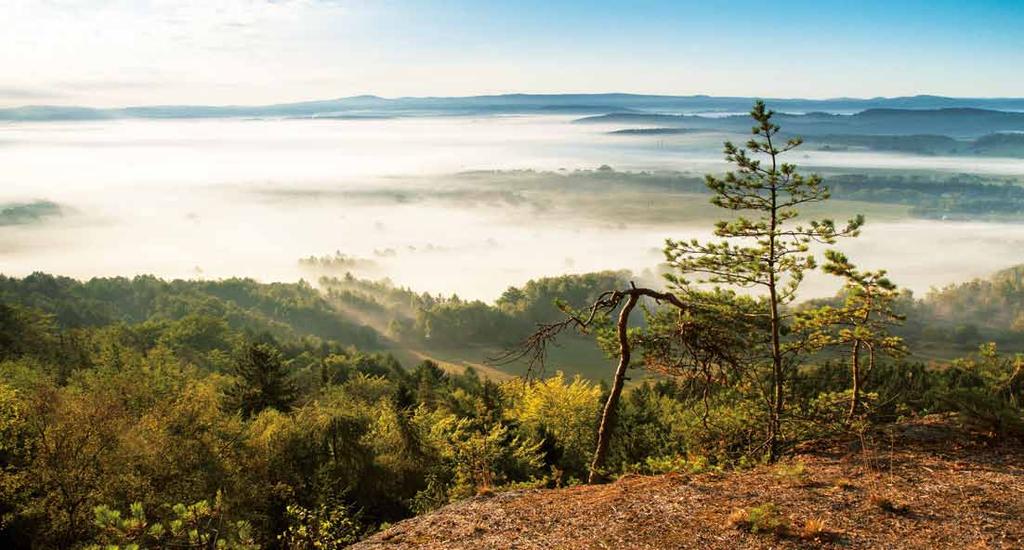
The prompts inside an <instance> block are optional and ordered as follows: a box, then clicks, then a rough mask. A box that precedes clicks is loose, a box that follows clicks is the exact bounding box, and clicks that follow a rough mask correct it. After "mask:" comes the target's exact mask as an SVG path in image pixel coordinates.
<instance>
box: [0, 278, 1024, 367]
mask: <svg viewBox="0 0 1024 550" xmlns="http://www.w3.org/2000/svg"><path fill="white" fill-rule="evenodd" d="M1022 273H1024V266H1017V267H1014V268H1009V269H1007V270H1004V271H1001V272H999V273H996V274H994V275H993V276H992V277H990V278H984V279H978V280H974V281H968V282H964V283H960V284H955V285H949V286H947V287H945V288H942V289H935V290H933V291H932V292H930V293H928V294H927V295H925V296H923V297H920V298H919V299H914V298H912V297H910V296H909V295H905V296H904V298H903V299H902V300H901V301H900V302H899V307H900V309H901V311H902V312H903V313H904V314H906V315H907V317H908V321H907V323H906V324H905V325H904V326H903V327H900V328H899V330H898V332H899V333H900V334H901V335H902V336H903V337H904V338H906V339H907V340H908V341H909V342H911V343H914V344H915V345H914V346H913V347H912V349H915V350H917V351H918V352H921V353H923V357H925V358H929V359H931V358H942V357H953V356H956V355H959V354H963V353H967V352H970V351H971V350H973V349H975V348H976V347H977V346H978V345H979V344H981V343H983V342H987V341H995V342H997V343H998V344H999V345H1000V346H1001V347H1002V348H1004V349H1006V350H1011V351H1012V350H1024V284H1022V282H1021V281H1022V276H1024V275H1022ZM631 278H632V276H631V275H630V274H629V273H628V272H625V271H622V272H603V273H592V274H585V275H566V276H560V277H551V278H543V279H537V280H533V281H529V282H527V283H525V284H524V285H522V286H520V287H512V288H509V289H508V290H507V291H506V292H505V293H504V294H503V295H502V296H500V297H499V298H498V299H497V300H496V301H495V302H494V303H485V302H482V301H478V300H463V299H460V298H459V297H458V296H457V295H451V296H440V295H431V294H427V293H419V292H415V291H413V290H411V289H407V288H402V287H396V286H394V285H392V284H391V283H389V282H387V281H369V280H362V279H358V278H356V277H353V276H351V275H347V276H343V277H324V278H321V279H320V280H319V281H318V283H317V285H316V286H314V285H312V284H310V283H306V282H299V283H259V282H256V281H254V280H251V279H225V280H219V281H203V280H190V281H185V280H173V281H166V280H162V279H159V278H156V277H152V276H139V277H134V278H124V277H115V278H96V279H91V280H89V281H85V282H82V281H78V280H75V279H72V278H68V277H59V276H53V275H47V274H43V273H36V274H33V275H30V276H28V277H25V278H14V277H5V276H0V301H2V302H3V303H5V304H9V305H18V306H21V307H24V308H27V310H26V311H36V312H38V314H40V315H46V316H51V318H52V322H53V323H55V325H56V327H57V328H59V329H62V330H74V329H98V328H102V327H106V326H111V325H117V324H124V325H142V324H149V325H151V326H154V327H156V326H168V325H181V326H182V327H183V328H181V330H184V331H186V332H194V333H195V334H194V336H193V337H194V338H197V339H202V334H203V333H204V331H214V332H216V331H217V330H220V329H217V328H216V327H220V326H221V325H224V326H226V327H228V328H230V329H231V330H237V331H243V332H247V333H250V334H260V333H266V334H269V335H271V336H273V337H274V338H277V339H279V340H281V341H282V342H301V341H303V340H309V341H311V342H328V341H329V342H333V343H335V344H337V345H341V346H355V347H356V348H358V349H361V350H365V351H370V352H391V353H395V354H397V355H398V356H399V357H402V358H404V359H406V360H410V359H412V358H417V357H419V358H426V357H429V358H433V359H435V360H438V361H440V362H442V363H450V364H452V365H476V366H478V368H480V367H485V365H484V364H485V363H486V362H487V359H488V358H493V357H495V356H497V355H500V353H501V352H502V351H503V350H506V349H508V348H510V347H512V346H515V345H516V344H517V343H518V342H519V341H520V339H521V338H523V337H524V336H525V335H527V334H529V333H530V332H531V331H532V330H533V328H534V327H535V326H536V325H537V323H541V322H550V321H552V320H554V319H557V318H558V317H559V315H560V311H559V309H558V307H556V301H560V302H562V303H565V304H567V305H568V306H570V307H574V308H579V307H583V306H585V305H587V304H589V303H591V302H593V300H594V299H596V297H597V296H598V295H599V294H600V293H601V292H603V291H604V290H606V289H609V288H620V287H623V286H625V285H626V284H627V283H628V281H629V280H630V279H631ZM825 301H827V300H825ZM816 302H823V300H817V301H816ZM186 326H187V327H189V328H187V329H186V328H184V327H186ZM207 336H209V337H210V338H212V340H211V341H210V342H209V345H210V346H214V345H216V344H215V342H216V341H217V338H216V337H214V336H213V333H210V334H208V335H207ZM591 342H592V340H591V339H590V338H589V337H581V336H573V335H567V339H566V341H565V342H564V344H565V345H564V346H562V347H560V348H556V349H554V350H552V352H553V359H554V360H553V367H552V368H555V369H561V370H564V371H565V372H567V373H570V374H572V373H582V374H584V375H585V376H587V377H590V378H592V379H603V378H606V377H607V376H609V373H610V370H609V363H608V362H607V360H606V359H603V358H602V356H601V354H600V353H599V350H597V349H596V348H594V346H593V345H592V343H591ZM500 368H502V369H505V370H506V371H507V372H510V373H515V374H518V373H521V372H522V371H521V370H520V369H521V368H523V365H516V364H513V365H505V366H502V367H500Z"/></svg>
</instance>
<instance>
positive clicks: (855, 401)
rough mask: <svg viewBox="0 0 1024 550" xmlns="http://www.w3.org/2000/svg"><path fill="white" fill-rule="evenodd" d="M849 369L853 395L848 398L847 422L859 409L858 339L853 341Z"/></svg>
mask: <svg viewBox="0 0 1024 550" xmlns="http://www.w3.org/2000/svg"><path fill="white" fill-rule="evenodd" d="M850 370H851V372H850V374H851V375H852V378H853V384H852V385H853V397H852V399H850V412H849V414H847V416H846V421H847V422H848V423H849V422H852V421H853V418H854V417H855V416H856V415H857V410H858V409H860V340H857V341H855V342H854V343H853V360H852V362H851V364H850Z"/></svg>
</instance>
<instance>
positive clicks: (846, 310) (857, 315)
mask: <svg viewBox="0 0 1024 550" xmlns="http://www.w3.org/2000/svg"><path fill="white" fill-rule="evenodd" d="M825 259H826V263H825V265H824V266H822V269H823V270H824V271H825V272H826V273H830V274H832V275H835V276H837V277H842V278H843V279H844V280H845V283H844V284H843V294H844V300H843V305H842V306H840V307H832V306H824V307H821V308H817V309H813V310H809V311H806V312H802V313H801V314H800V315H799V317H798V319H797V323H796V325H797V326H796V327H795V328H797V329H798V330H800V331H803V332H806V333H808V335H809V336H810V338H809V341H810V342H812V343H813V344H814V345H815V346H816V347H819V348H821V347H825V346H835V347H844V346H849V349H850V379H851V382H850V390H851V398H850V409H849V412H848V413H847V420H848V421H849V420H852V419H853V418H854V417H855V416H856V415H857V413H858V412H859V411H860V408H861V394H862V393H863V382H864V375H865V374H867V373H870V372H871V370H872V369H874V367H875V359H876V356H877V355H878V354H879V353H881V354H885V355H889V356H892V357H899V356H902V355H904V354H905V353H906V351H907V350H906V346H905V345H904V343H903V339H902V338H900V337H898V336H893V335H892V334H891V333H890V332H889V329H890V328H891V327H893V326H895V325H898V324H900V323H902V322H903V316H902V315H900V314H899V313H897V312H896V311H895V309H894V304H895V302H896V300H897V298H899V294H900V293H899V290H898V289H897V288H896V285H895V284H893V283H892V281H890V280H889V279H888V278H887V277H886V276H885V271H884V270H879V271H860V270H858V269H857V268H856V267H855V266H854V265H853V264H852V263H851V262H850V260H849V259H847V257H846V256H845V255H844V254H842V253H841V252H838V251H835V250H828V251H826V252H825ZM865 352H866V353H867V365H866V366H867V369H866V371H865V369H864V364H863V362H864V353H865Z"/></svg>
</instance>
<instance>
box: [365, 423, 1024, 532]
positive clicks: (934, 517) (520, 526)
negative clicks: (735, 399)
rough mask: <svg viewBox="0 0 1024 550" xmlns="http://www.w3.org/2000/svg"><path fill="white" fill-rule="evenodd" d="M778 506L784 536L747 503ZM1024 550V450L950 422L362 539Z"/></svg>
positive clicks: (489, 506) (458, 509)
mask: <svg viewBox="0 0 1024 550" xmlns="http://www.w3.org/2000/svg"><path fill="white" fill-rule="evenodd" d="M765 505H774V507H775V509H776V510H777V511H778V514H779V518H780V519H781V520H782V521H781V523H782V524H784V525H783V526H782V527H779V528H777V529H776V530H775V532H773V533H764V532H761V533H752V532H750V529H749V528H745V527H743V525H742V524H741V525H739V526H737V523H738V522H737V521H736V518H737V517H739V516H742V514H741V513H739V512H737V510H746V511H750V510H752V509H755V508H758V507H762V508H761V509H762V510H763V509H764V508H763V507H764V506H765ZM811 547H813V548H819V547H835V548H963V549H968V548H978V549H982V548H1024V449H1022V448H1021V447H1020V446H1007V445H1005V444H1002V445H999V446H989V445H987V444H985V443H984V442H983V440H979V439H978V438H977V437H974V436H971V435H969V434H967V433H966V432H964V431H963V430H961V429H959V428H957V427H956V426H955V425H954V423H953V422H951V421H950V420H949V419H936V418H928V419H925V420H922V421H916V422H911V423H907V424H902V425H899V426H896V427H894V428H892V429H891V430H889V431H888V432H885V433H876V434H873V435H872V436H869V437H866V438H858V439H853V440H848V441H842V442H830V443H828V444H820V445H816V446H814V448H810V447H809V448H806V449H804V450H803V451H802V452H800V453H799V454H798V456H796V457H795V458H794V459H792V460H791V461H788V462H786V463H784V464H781V465H778V466H774V467H772V466H762V467H759V468H756V469H754V470H747V471H736V472H727V473H713V472H712V473H699V474H667V475H661V476H626V477H623V478H621V479H619V480H618V481H616V482H615V483H611V484H607V485H599V486H577V487H570V488H562V489H553V490H526V491H513V492H504V493H497V494H494V495H490V496H479V497H475V498H472V499H469V500H466V501H462V502H459V503H456V504H452V505H449V506H447V507H445V508H442V509H440V510H437V511H435V512H433V513H430V514H426V515H423V516H420V517H417V518H413V519H410V520H406V521H403V522H401V523H398V524H396V525H394V526H393V527H391V528H390V529H388V530H386V531H383V532H381V533H378V534H376V535H374V536H373V537H371V538H369V539H367V540H365V541H363V542H362V543H360V544H357V545H356V546H355V548H360V549H364V550H365V549H404V548H472V549H475V550H479V549H483V548H518V549H532V548H703V549H717V548H721V549H734V548H811Z"/></svg>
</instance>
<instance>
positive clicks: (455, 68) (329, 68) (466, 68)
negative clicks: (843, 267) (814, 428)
mask: <svg viewBox="0 0 1024 550" xmlns="http://www.w3.org/2000/svg"><path fill="white" fill-rule="evenodd" d="M0 29H2V32H0V106H16V105H29V104H50V105H90V106H125V105H152V104H263V103H276V102H288V101H300V100H308V99H327V98H336V97H345V96H352V95H361V94H375V95H381V96H386V97H399V96H455V95H477V94H498V93H584V92H633V93H657V94H678V95H690V94H710V95H734V96H758V97H807V98H825V97H840V96H848V97H875V96H901V95H915V94H925V93H926V94H937V95H949V96H971V97H1000V96H1002V97H1006V96H1014V97H1016V96H1024V71H1022V70H1021V67H1024V31H1022V30H1021V29H1024V0H963V1H950V0H888V1H876V0H861V1H840V0H816V1H781V0H780V1H776V2H763V1H756V2H755V1H750V0H730V1H718V0H702V1H688V0H675V1H673V0H637V1H629V2H626V1H620V2H610V1H603V0H519V1H506V0H175V1H172V0H3V2H0Z"/></svg>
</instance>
